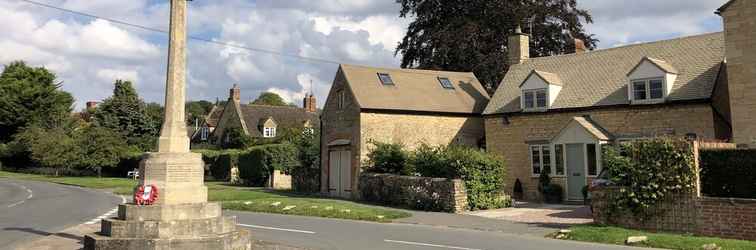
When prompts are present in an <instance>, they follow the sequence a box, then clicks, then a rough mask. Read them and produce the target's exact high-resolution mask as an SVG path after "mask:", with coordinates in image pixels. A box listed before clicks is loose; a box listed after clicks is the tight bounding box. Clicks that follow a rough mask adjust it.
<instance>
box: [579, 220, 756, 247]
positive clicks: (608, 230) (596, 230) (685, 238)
mask: <svg viewBox="0 0 756 250" xmlns="http://www.w3.org/2000/svg"><path fill="white" fill-rule="evenodd" d="M570 230H572V232H571V233H569V236H568V238H567V239H568V240H576V241H588V242H597V243H607V244H616V245H624V242H625V239H627V237H629V236H648V241H647V242H646V243H644V244H641V245H638V246H643V247H654V248H666V249H679V250H699V249H702V248H701V247H702V246H703V245H706V244H711V243H714V244H717V246H720V247H722V249H723V250H746V249H748V250H751V249H756V242H754V241H744V240H729V239H720V238H711V237H697V236H692V235H680V234H669V233H649V232H643V231H638V230H630V229H624V228H618V227H603V226H596V225H579V226H574V227H572V228H570Z"/></svg>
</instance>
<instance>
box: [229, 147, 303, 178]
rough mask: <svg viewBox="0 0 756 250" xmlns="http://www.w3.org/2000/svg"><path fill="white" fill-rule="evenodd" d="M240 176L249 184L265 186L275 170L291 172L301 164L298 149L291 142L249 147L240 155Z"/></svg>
mask: <svg viewBox="0 0 756 250" xmlns="http://www.w3.org/2000/svg"><path fill="white" fill-rule="evenodd" d="M238 161H239V178H241V179H242V180H243V181H244V183H245V184H246V185H249V186H265V185H266V184H267V182H268V179H269V177H270V175H271V174H272V173H273V170H279V171H282V172H284V173H285V174H291V170H292V169H293V168H295V167H296V166H298V165H299V161H298V159H297V149H296V147H294V146H293V145H291V144H269V145H262V146H255V147H251V148H249V149H248V150H247V151H244V152H243V153H241V154H240V155H239V158H238Z"/></svg>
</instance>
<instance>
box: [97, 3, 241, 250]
mask: <svg viewBox="0 0 756 250" xmlns="http://www.w3.org/2000/svg"><path fill="white" fill-rule="evenodd" d="M187 1H188V0H170V2H171V14H170V18H171V21H170V43H169V55H168V74H167V81H166V90H165V91H166V93H165V121H164V123H163V127H162V129H161V131H160V139H159V141H158V152H156V153H148V154H147V155H146V156H145V157H144V160H143V161H142V162H141V164H140V169H139V172H140V177H141V179H140V182H139V187H140V188H139V190H142V188H144V189H145V190H146V189H150V191H152V192H151V193H152V194H153V195H154V194H157V195H156V196H155V197H156V198H155V199H154V201H151V202H150V203H152V202H154V203H153V204H149V203H148V204H142V205H137V204H134V203H132V204H122V205H120V206H119V207H118V217H116V218H111V219H103V220H102V224H101V230H100V232H99V233H97V234H92V235H87V236H86V237H85V239H84V249H86V250H94V249H97V250H100V249H102V250H104V249H109V250H118V249H124V250H126V249H128V250H132V249H133V250H136V249H160V250H164V249H165V250H167V249H182V250H190V249H223V250H237V249H239V250H246V249H251V245H250V238H249V232H247V231H246V230H240V229H237V227H236V218H235V217H225V216H223V215H222V211H221V205H220V204H219V203H208V202H207V187H206V186H205V185H204V171H203V169H204V163H203V162H202V156H201V155H200V154H196V153H191V152H190V151H189V138H188V137H187V134H186V124H185V122H184V112H185V111H184V102H185V94H186V86H185V85H186V83H185V82H186V19H187V15H186V14H187V13H186V8H187ZM151 187H154V189H151Z"/></svg>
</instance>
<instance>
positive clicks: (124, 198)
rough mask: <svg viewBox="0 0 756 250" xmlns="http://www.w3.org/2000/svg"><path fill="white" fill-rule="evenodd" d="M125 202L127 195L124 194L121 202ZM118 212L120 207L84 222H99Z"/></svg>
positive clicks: (87, 223) (90, 223)
mask: <svg viewBox="0 0 756 250" xmlns="http://www.w3.org/2000/svg"><path fill="white" fill-rule="evenodd" d="M123 203H126V197H125V196H123V195H121V204H123ZM116 212H118V207H116V208H113V209H111V210H110V211H108V212H107V213H105V214H103V215H100V216H97V218H94V219H91V220H89V221H87V222H84V224H86V225H93V224H97V223H98V222H100V221H102V220H103V219H107V218H110V217H111V216H113V215H114V214H115V213H116Z"/></svg>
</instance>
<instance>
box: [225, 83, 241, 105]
mask: <svg viewBox="0 0 756 250" xmlns="http://www.w3.org/2000/svg"><path fill="white" fill-rule="evenodd" d="M228 99H230V100H233V101H235V102H239V101H241V89H239V85H237V84H234V87H232V88H231V90H230V91H229V96H228Z"/></svg>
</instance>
